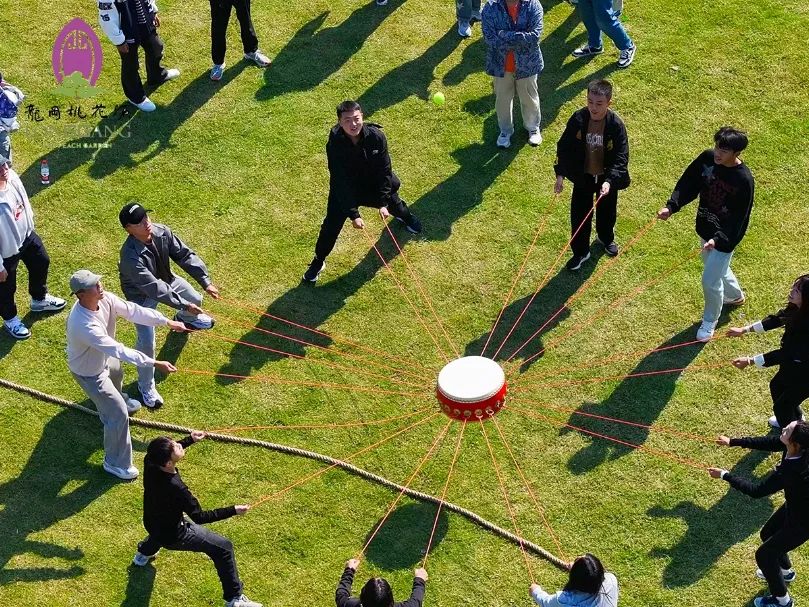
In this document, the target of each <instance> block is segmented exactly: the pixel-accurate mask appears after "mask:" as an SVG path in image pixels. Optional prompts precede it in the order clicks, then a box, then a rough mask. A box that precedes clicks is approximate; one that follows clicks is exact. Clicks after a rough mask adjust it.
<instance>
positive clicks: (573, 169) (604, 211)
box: [553, 80, 630, 271]
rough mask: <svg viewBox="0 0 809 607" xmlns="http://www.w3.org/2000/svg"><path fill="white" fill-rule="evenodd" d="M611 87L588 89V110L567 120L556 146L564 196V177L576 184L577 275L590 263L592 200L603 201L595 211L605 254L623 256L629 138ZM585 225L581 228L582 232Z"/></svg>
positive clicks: (601, 83) (596, 84)
mask: <svg viewBox="0 0 809 607" xmlns="http://www.w3.org/2000/svg"><path fill="white" fill-rule="evenodd" d="M611 102H612V84H611V83H610V82H609V81H607V80H594V81H592V82H591V83H590V84H588V85H587V107H584V108H582V109H580V110H578V111H577V112H575V113H574V114H573V115H572V116H571V117H570V120H568V121H567V126H566V127H565V130H564V132H563V133H562V136H561V137H560V138H559V143H557V144H556V163H555V165H554V167H553V168H554V171H555V172H556V185H555V186H554V191H555V192H556V193H557V194H561V192H562V188H564V184H565V178H567V179H570V181H572V182H573V194H572V195H571V198H570V231H571V234H572V237H571V241H570V247H571V249H573V257H571V259H570V261H568V263H567V269H568V270H571V271H576V270H578V269H579V268H581V266H582V264H583V263H584V262H585V261H587V260H588V259H590V232H591V230H592V227H591V225H592V221H591V220H592V217H588V214H589V213H591V212H592V210H593V199H594V198H595V197H596V196H598V197H600V198H601V201H600V202H599V203H598V205H597V208H596V210H595V216H596V233H597V234H598V241H597V242H599V243H601V244H602V245H603V246H604V252H605V253H606V254H607V255H609V256H610V257H615V256H616V255H618V245H617V244H616V242H615V222H616V221H617V218H618V190H623V189H626V188H627V187H629V181H630V180H629V168H628V167H629V140H628V139H627V136H626V127H625V126H624V122H623V120H621V119H620V118H619V117H618V115H617V114H616V113H615V112H613V111H612V110H611V109H610V103H611ZM579 226H581V228H579Z"/></svg>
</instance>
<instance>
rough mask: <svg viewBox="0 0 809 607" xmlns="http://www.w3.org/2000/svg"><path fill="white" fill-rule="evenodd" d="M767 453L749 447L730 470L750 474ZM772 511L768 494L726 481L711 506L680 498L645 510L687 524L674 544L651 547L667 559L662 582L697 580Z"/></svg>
mask: <svg viewBox="0 0 809 607" xmlns="http://www.w3.org/2000/svg"><path fill="white" fill-rule="evenodd" d="M770 455H771V454H770V453H768V452H766V451H748V452H747V453H746V454H745V455H744V457H742V458H741V459H740V460H739V461H738V463H737V464H736V465H735V466H733V468H732V470H731V472H733V474H740V475H742V476H747V477H749V476H752V475H753V471H754V470H755V468H756V467H757V466H758V465H759V464H760V463H761V462H763V461H764V460H765V459H767V457H768V456H770ZM705 478H706V481H705V482H706V483H708V482H711V481H710V480H709V479H708V475H707V473H706V474H705ZM772 511H773V505H772V501H771V500H770V499H769V498H766V499H752V498H750V497H748V496H746V495H744V494H742V493H740V492H739V491H736V490H735V489H732V488H731V487H730V486H729V485H728V486H727V492H726V493H725V495H723V496H722V497H721V498H720V499H719V501H717V502H716V503H715V504H714V505H712V506H711V507H710V508H705V507H703V506H700V505H697V504H695V503H694V502H691V501H682V502H680V503H679V504H677V505H676V506H674V507H672V508H663V507H661V506H655V507H654V508H651V509H650V510H649V512H648V515H649V516H651V517H654V518H677V519H682V521H683V522H684V523H685V524H686V525H687V526H688V529H687V530H686V532H685V534H684V535H683V536H682V538H680V540H679V541H678V542H677V543H676V544H675V545H674V546H670V547H666V548H654V549H653V550H651V552H650V553H649V555H650V556H652V557H654V558H662V559H666V561H667V562H666V567H665V569H664V570H663V586H665V587H666V588H682V587H684V586H690V585H691V584H694V583H696V582H698V581H699V580H700V579H702V577H703V576H704V575H705V574H706V573H707V572H708V570H709V569H710V568H711V567H712V566H713V565H714V563H716V562H717V561H718V560H719V559H720V558H721V557H722V555H723V554H725V552H727V551H728V549H730V548H732V547H733V546H735V545H736V544H738V543H739V542H743V541H744V540H746V539H747V538H748V537H750V535H752V534H754V533H757V532H758V530H759V529H760V528H761V527H762V526H763V525H764V523H765V522H766V520H767V519H768V518H769V516H770V515H771V514H772ZM745 604H746V603H745Z"/></svg>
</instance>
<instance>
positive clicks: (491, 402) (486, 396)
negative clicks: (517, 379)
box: [435, 356, 507, 421]
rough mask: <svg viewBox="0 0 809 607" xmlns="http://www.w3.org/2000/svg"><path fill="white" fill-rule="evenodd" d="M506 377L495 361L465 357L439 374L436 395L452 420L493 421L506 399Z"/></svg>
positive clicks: (478, 357) (454, 361)
mask: <svg viewBox="0 0 809 607" xmlns="http://www.w3.org/2000/svg"><path fill="white" fill-rule="evenodd" d="M506 391H507V386H506V374H505V373H504V372H503V369H502V368H501V367H500V365H498V364H497V363H496V362H494V361H493V360H492V359H491V358H485V357H483V356H464V357H463V358H458V359H456V360H453V361H452V362H450V363H449V364H447V365H446V366H445V367H444V368H443V369H441V372H440V373H439V374H438V385H437V386H436V390H435V395H436V396H437V397H438V402H439V403H440V404H441V410H442V411H443V412H444V413H445V414H446V415H447V416H449V417H451V418H452V419H457V420H460V421H477V420H479V419H486V418H489V417H492V416H493V415H494V414H495V413H497V412H498V411H499V410H500V409H501V407H502V406H503V403H504V402H505V398H506Z"/></svg>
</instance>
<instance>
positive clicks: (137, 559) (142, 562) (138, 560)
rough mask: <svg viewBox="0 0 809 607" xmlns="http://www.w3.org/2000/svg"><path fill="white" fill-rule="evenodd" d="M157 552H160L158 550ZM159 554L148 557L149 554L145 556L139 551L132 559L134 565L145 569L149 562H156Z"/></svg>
mask: <svg viewBox="0 0 809 607" xmlns="http://www.w3.org/2000/svg"><path fill="white" fill-rule="evenodd" d="M157 552H160V550H158V551H157ZM157 552H155V553H154V554H152V555H148V554H143V553H141V552H140V551H138V552H136V553H135V556H134V557H133V558H132V564H133V565H137V566H138V567H145V566H146V565H148V564H149V561H153V560H155V558H156V557H157Z"/></svg>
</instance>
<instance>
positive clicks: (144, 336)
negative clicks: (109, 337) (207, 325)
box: [135, 276, 202, 392]
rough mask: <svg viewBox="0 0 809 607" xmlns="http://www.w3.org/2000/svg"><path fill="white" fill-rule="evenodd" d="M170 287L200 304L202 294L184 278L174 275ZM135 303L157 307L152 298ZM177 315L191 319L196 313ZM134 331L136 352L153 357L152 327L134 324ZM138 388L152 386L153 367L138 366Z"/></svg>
mask: <svg viewBox="0 0 809 607" xmlns="http://www.w3.org/2000/svg"><path fill="white" fill-rule="evenodd" d="M171 288H172V289H173V290H174V291H175V292H176V293H177V294H178V295H179V296H180V297H182V298H183V299H184V300H186V301H190V302H191V303H193V304H195V305H200V304H202V295H200V293H199V292H198V291H197V290H196V289H195V288H194V287H192V286H191V285H190V284H189V283H188V281H187V280H185V279H184V278H180V277H179V276H176V277H175V278H174V280H173V281H172V282H171ZM135 303H136V304H138V305H139V306H143V307H144V308H151V309H153V310H154V309H155V308H156V307H157V302H156V301H155V300H154V299H143V300H139V301H135ZM177 317H178V318H179V319H180V320H182V321H186V320H188V321H191V320H194V319H195V318H196V314H191V313H190V312H186V311H185V310H178V311H177ZM135 333H136V334H137V339H136V340H135V349H136V350H137V351H138V352H143V353H144V354H145V355H146V356H148V357H150V358H154V352H155V343H154V327H147V326H146V325H135ZM138 388H140V391H141V392H148V391H149V390H151V389H152V388H154V367H152V366H148V367H138Z"/></svg>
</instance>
